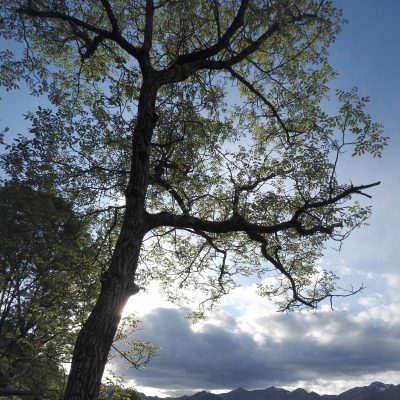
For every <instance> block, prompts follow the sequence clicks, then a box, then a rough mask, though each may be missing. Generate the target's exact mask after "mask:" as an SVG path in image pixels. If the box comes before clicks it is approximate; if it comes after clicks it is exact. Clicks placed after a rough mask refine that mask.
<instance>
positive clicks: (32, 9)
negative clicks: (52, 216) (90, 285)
mask: <svg viewBox="0 0 400 400" xmlns="http://www.w3.org/2000/svg"><path fill="white" fill-rule="evenodd" d="M0 4H2V5H3V11H2V14H1V20H0V21H1V22H0V32H1V34H2V36H3V37H5V38H6V39H9V40H16V41H18V42H20V43H22V44H23V45H24V52H23V54H22V55H21V57H20V59H18V57H17V56H16V55H14V54H12V52H11V51H10V50H6V51H3V52H2V60H3V61H2V65H1V74H0V76H1V78H0V81H1V82H2V84H3V85H5V86H6V87H7V88H8V89H15V88H16V87H17V86H18V84H19V82H20V81H21V80H23V81H24V82H26V83H27V84H28V86H29V88H30V90H31V92H32V94H34V95H41V94H46V95H47V97H48V100H49V101H50V106H49V107H39V108H38V109H37V110H34V111H32V112H31V113H30V114H28V115H27V118H28V119H29V121H30V123H31V125H32V128H31V130H30V133H29V134H28V135H24V136H21V137H19V138H18V139H17V140H16V141H15V142H14V143H11V144H10V145H9V146H8V148H7V153H6V154H4V155H3V156H2V157H1V165H2V167H3V168H4V169H5V171H6V173H7V174H9V175H10V176H12V177H13V178H14V179H16V180H18V181H21V182H29V184H30V185H33V187H36V188H45V187H47V186H48V185H49V184H51V185H52V186H53V187H55V188H56V191H57V192H59V193H62V194H63V196H65V197H66V198H68V199H69V201H71V202H72V203H73V204H74V209H75V210H76V211H77V212H80V213H82V214H86V215H90V216H92V217H93V216H94V217H95V218H93V221H94V222H93V227H92V229H93V230H95V231H96V234H97V235H98V237H99V238H102V240H103V249H104V251H108V252H109V258H108V262H107V263H106V265H105V271H104V273H103V275H102V279H101V283H102V289H101V291H100V295H99V299H98V301H97V303H96V305H95V307H94V309H93V311H92V313H91V316H90V317H89V319H88V320H87V322H86V323H85V325H84V327H83V328H82V330H81V332H80V334H79V337H78V341H77V343H76V346H75V353H74V360H73V364H72V369H71V374H70V379H69V384H68V388H67V392H66V397H65V398H66V399H75V398H76V399H78V398H85V399H92V398H93V399H94V398H95V396H96V393H97V392H98V390H99V382H100V378H101V374H102V372H103V368H104V364H105V362H106V354H107V353H108V351H109V348H110V346H111V343H112V338H113V336H114V334H115V332H116V329H117V326H118V322H119V319H120V314H121V310H122V308H123V306H124V304H125V302H126V301H127V299H128V298H129V297H130V296H131V295H132V294H135V293H136V292H137V291H138V286H143V287H145V286H146V285H147V284H148V283H149V282H150V281H153V280H158V281H160V282H161V285H162V288H163V291H164V293H165V294H166V295H167V296H168V297H169V298H170V299H172V300H175V301H182V300H188V299H189V298H190V297H191V295H193V294H194V295H195V296H196V297H197V298H198V299H199V301H200V302H201V304H202V305H203V306H209V305H213V304H214V303H215V301H217V300H218V299H219V298H220V297H221V296H222V295H223V294H225V293H227V292H229V290H231V289H232V288H234V287H235V286H236V285H237V277H240V276H253V275H255V276H258V277H260V278H262V277H266V276H274V277H275V278H276V279H275V281H274V283H273V284H271V285H260V288H259V292H260V294H262V295H265V296H270V297H271V296H272V297H277V298H278V299H279V300H280V308H281V309H283V310H292V309H295V308H298V307H303V306H306V307H311V308H315V307H317V305H318V303H319V302H321V301H322V300H325V299H332V297H333V296H335V295H348V294H351V293H353V292H354V291H349V292H342V293H340V292H339V293H337V292H336V291H335V283H336V277H335V276H334V275H333V274H332V273H330V272H328V271H321V268H320V266H319V265H318V260H319V258H320V257H321V254H322V253H323V249H324V245H325V243H326V242H327V241H328V240H335V241H338V242H340V243H341V242H342V241H343V240H344V239H345V238H346V237H347V236H348V235H349V233H350V232H351V231H352V230H354V229H355V228H356V227H358V226H360V224H362V223H363V221H364V220H365V218H366V217H367V216H368V215H369V213H370V209H369V208H368V207H364V206H362V205H361V204H360V203H358V202H357V201H356V200H353V198H354V197H355V196H356V195H365V196H369V195H368V194H366V193H365V190H366V189H368V188H370V187H373V186H375V185H377V184H378V182H375V183H365V184H360V185H354V184H353V183H351V181H349V180H348V179H341V178H340V177H338V176H337V168H338V164H339V162H340V159H341V156H342V155H343V153H345V152H346V151H348V152H350V153H352V154H353V155H361V154H364V153H367V154H370V155H372V156H380V154H381V151H382V149H383V147H384V145H385V144H386V138H385V137H384V136H383V134H382V127H381V125H380V124H378V123H375V122H374V121H372V119H371V117H370V116H369V115H368V114H367V113H366V112H365V105H366V103H367V102H368V100H369V99H368V98H367V97H362V96H359V95H358V92H357V90H355V89H352V90H350V91H349V92H345V91H339V92H338V93H337V101H338V103H339V107H338V111H337V113H336V114H333V115H329V114H327V112H326V111H325V110H324V107H323V104H324V102H325V101H326V100H327V99H328V94H329V86H328V84H329V82H330V80H331V79H333V78H334V76H335V72H334V71H333V69H332V68H331V66H330V65H329V62H328V51H327V50H328V47H329V46H330V45H331V44H332V42H333V41H334V39H335V36H336V35H337V34H338V33H339V31H340V26H341V24H342V23H343V20H342V17H341V13H340V10H337V9H335V7H333V5H332V3H331V2H330V1H324V0H322V1H313V0H296V1H293V0H274V1H273V0H262V1H250V0H241V1H239V0H186V1H180V0H159V1H153V0H137V1H123V0H119V1H109V0H100V1H98V2H92V1H82V0H80V1H79V2H78V1H74V0H67V1H65V0H54V1H50V0H49V1H45V0H31V1H27V2H25V1H18V0H14V1H9V0H7V1H4V0H2V1H0ZM188 289H191V290H188ZM95 348H96V349H95ZM100 349H101V350H100ZM89 370H90V371H91V373H92V377H91V378H90V379H89V378H88V371H89ZM99 376H100V378H99ZM83 377H84V378H83ZM84 380H85V381H84ZM82 393H85V394H82ZM79 396H83V397H79Z"/></svg>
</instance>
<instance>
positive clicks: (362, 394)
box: [140, 382, 400, 400]
mask: <svg viewBox="0 0 400 400" xmlns="http://www.w3.org/2000/svg"><path fill="white" fill-rule="evenodd" d="M140 395H141V397H142V399H143V400H162V398H160V397H157V396H146V395H144V394H142V393H140ZM174 400H400V385H397V386H395V385H391V384H389V385H388V384H385V383H382V382H373V383H371V384H370V385H369V386H363V387H355V388H353V389H349V390H347V391H345V392H343V393H341V394H338V395H331V394H324V395H319V394H318V393H315V392H307V391H306V390H304V389H295V390H293V391H289V390H286V389H281V388H276V387H274V386H272V387H270V388H268V389H259V390H246V389H243V388H242V387H239V388H237V389H235V390H232V391H231V392H227V393H221V394H214V393H210V392H206V391H202V392H198V393H195V394H193V395H192V396H181V397H177V398H176V399H174Z"/></svg>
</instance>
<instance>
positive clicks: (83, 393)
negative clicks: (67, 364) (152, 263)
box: [64, 238, 140, 400]
mask: <svg viewBox="0 0 400 400" xmlns="http://www.w3.org/2000/svg"><path fill="white" fill-rule="evenodd" d="M121 239H123V238H121ZM126 239H128V238H126ZM129 247H130V248H128V249H121V250H120V251H118V256H117V257H114V258H115V259H116V262H118V261H119V260H121V262H122V263H123V264H126V265H122V267H123V268H124V269H125V270H126V271H130V270H131V268H132V266H134V268H133V269H136V265H137V259H138V256H139V251H140V242H139V243H138V244H136V246H135V248H132V246H129ZM124 250H128V251H129V254H126V253H125V251H124ZM124 258H125V260H124ZM127 261H130V263H129V265H128V263H127ZM112 267H113V266H112ZM115 269H116V268H110V269H109V270H108V271H112V270H115ZM133 275H134V274H133ZM135 292H137V290H136V286H135V285H134V283H133V277H132V276H125V277H124V276H123V275H119V274H115V273H112V272H108V273H106V274H104V275H103V278H102V286H101V292H100V295H99V298H98V300H97V302H96V305H95V307H94V309H93V311H92V312H91V314H90V316H89V318H88V320H87V321H86V322H85V324H84V326H83V327H82V329H81V331H80V332H79V335H78V339H77V341H76V344H75V348H74V355H73V359H72V365H71V371H70V374H69V378H68V385H67V389H66V392H65V395H64V400H78V399H79V400H97V398H98V393H99V391H100V384H101V378H102V376H103V372H104V367H105V364H106V362H107V357H108V353H109V351H110V348H111V345H112V342H113V339H114V336H115V333H116V331H117V328H118V324H119V322H120V319H121V313H122V310H123V308H124V306H125V304H126V302H127V300H128V299H129V297H130V296H131V295H132V294H135Z"/></svg>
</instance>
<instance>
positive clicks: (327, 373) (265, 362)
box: [0, 0, 400, 395]
mask: <svg viewBox="0 0 400 400" xmlns="http://www.w3.org/2000/svg"><path fill="white" fill-rule="evenodd" d="M334 3H335V4H337V5H338V6H339V7H341V8H343V11H344V16H345V17H346V18H347V19H348V20H349V24H347V25H345V26H344V27H343V32H342V33H341V34H340V36H339V37H338V39H337V41H336V43H335V45H334V46H333V47H332V49H331V52H330V54H331V57H330V59H331V62H332V65H333V66H334V68H335V69H336V70H337V71H338V72H339V77H338V78H337V80H336V81H335V82H333V83H332V88H333V89H335V88H340V89H350V88H352V87H353V86H357V87H358V88H359V90H360V93H361V94H363V95H368V96H370V97H371V103H370V105H369V108H368V111H369V112H370V113H371V114H372V115H373V117H374V119H376V120H378V121H380V122H382V123H383V124H384V126H385V133H386V135H387V136H389V137H390V142H389V146H388V147H387V149H386V150H385V153H384V156H383V158H382V159H374V160H371V159H367V158H366V159H363V158H359V159H352V160H350V159H348V160H346V163H345V164H344V165H343V167H342V171H341V175H342V177H343V178H347V179H351V180H352V181H353V182H354V183H369V182H374V181H376V180H381V181H382V184H381V185H380V186H379V187H377V188H374V189H373V190H371V191H370V193H371V194H372V195H373V198H372V200H371V201H370V203H371V204H372V205H373V207H374V212H373V216H372V217H371V218H370V220H369V224H370V225H369V226H367V227H364V228H363V229H361V230H358V231H356V232H354V233H353V235H352V236H351V237H350V238H349V239H348V240H347V241H346V243H345V245H344V247H343V249H342V251H341V252H340V253H337V252H335V251H331V250H328V251H327V253H326V257H325V258H324V259H323V260H321V263H322V265H324V266H325V267H327V268H329V269H333V270H334V271H336V272H337V273H338V274H339V275H341V276H342V282H343V285H344V286H345V285H349V284H354V285H355V286H358V285H360V284H364V285H365V286H366V289H365V290H364V292H363V293H362V294H361V295H357V296H354V297H352V298H347V299H346V300H345V301H342V302H340V301H337V302H336V304H335V311H333V312H332V311H330V310H329V307H326V308H322V309H321V310H320V311H319V312H318V313H317V314H314V313H294V314H281V313H277V312H276V307H275V306H274V305H273V304H272V303H269V302H267V301H266V300H265V299H261V298H259V297H257V296H256V294H255V288H254V285H252V284H249V285H245V286H243V287H242V288H239V289H237V290H235V291H234V292H233V293H231V294H230V295H229V296H227V297H226V298H225V299H224V300H223V301H222V303H221V306H220V307H219V308H218V309H217V310H216V311H215V312H214V313H210V315H209V316H208V319H207V320H206V321H204V322H202V323H199V324H196V325H191V324H190V323H189V322H188V321H187V320H186V319H185V318H184V315H185V312H186V311H187V310H186V309H179V308H177V307H174V306H172V305H170V304H168V303H166V302H165V301H164V300H163V299H161V298H160V297H159V296H158V294H157V288H156V287H154V288H152V289H151V290H149V293H147V294H145V293H142V294H139V295H137V296H135V297H134V298H133V299H132V301H131V302H130V303H129V305H128V307H127V311H126V312H132V311H133V312H135V313H136V314H137V316H138V317H139V318H141V319H142V320H143V325H142V329H141V331H140V334H139V336H140V337H141V338H143V339H146V340H151V341H153V342H154V343H155V344H156V345H158V346H160V357H159V358H158V359H155V360H153V362H152V363H151V364H150V366H148V367H147V368H146V369H143V370H140V371H135V370H128V369H126V368H125V367H124V365H123V364H124V363H123V361H116V360H115V361H114V364H113V365H112V366H111V368H113V369H114V370H116V371H117V372H119V373H121V374H124V375H125V376H126V378H127V379H128V381H129V382H130V383H131V384H132V385H135V386H136V387H138V388H139V389H141V390H143V391H145V392H146V393H147V394H152V393H157V394H171V395H174V394H183V393H190V392H193V391H197V390H202V389H207V390H216V391H223V390H231V389H234V388H236V387H238V386H243V387H245V388H247V389H255V388H264V387H268V386H271V385H275V386H284V387H289V388H294V387H298V386H301V387H304V388H305V389H308V390H315V391H317V392H319V393H321V394H322V393H338V392H340V391H343V390H346V389H348V388H350V387H352V386H356V385H365V384H369V383H370V382H372V381H374V380H381V381H384V382H386V383H395V384H399V383H400V273H399V266H400V265H399V264H400V256H399V252H398V247H399V239H398V238H399V235H398V230H399V228H400V207H399V205H398V203H399V202H398V198H399V196H400V185H399V176H400V157H399V152H400V138H399V126H400V74H399V67H398V66H399V64H400V47H399V43H400V31H399V29H398V16H399V15H400V1H397V0H382V1H376V0H336V1H335V2H334ZM3 45H5V43H4V42H0V46H3ZM0 95H1V97H2V101H0V130H1V128H2V127H4V126H9V127H10V129H11V130H10V135H14V134H15V133H17V132H20V131H21V132H22V131H23V129H24V128H25V127H26V124H25V122H24V121H23V118H22V117H21V114H22V113H24V112H26V111H28V110H30V109H32V108H34V107H35V106H36V105H38V104H39V103H40V101H41V100H40V99H36V98H30V97H29V96H28V95H27V94H26V93H24V91H20V92H14V93H3V92H1V91H0Z"/></svg>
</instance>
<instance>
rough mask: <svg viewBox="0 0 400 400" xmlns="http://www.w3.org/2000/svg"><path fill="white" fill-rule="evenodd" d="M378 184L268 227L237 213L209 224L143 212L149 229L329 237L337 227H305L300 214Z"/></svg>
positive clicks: (307, 207)
mask: <svg viewBox="0 0 400 400" xmlns="http://www.w3.org/2000/svg"><path fill="white" fill-rule="evenodd" d="M379 184H380V182H375V183H371V184H369V185H361V186H351V187H349V188H348V189H346V190H343V192H342V193H340V194H338V195H337V196H334V197H330V198H328V199H326V200H322V201H318V202H314V203H306V204H304V205H303V206H301V207H299V208H298V209H297V211H296V212H295V213H294V214H293V216H292V218H291V219H290V220H287V221H284V222H280V223H277V224H274V225H269V226H265V225H261V224H256V223H251V222H248V221H246V220H245V219H244V218H243V217H242V216H240V215H237V214H235V215H233V216H232V217H231V218H229V219H226V220H223V221H209V220H204V219H200V218H197V217H193V216H190V215H174V214H171V213H169V212H160V213H158V214H150V213H146V217H145V218H146V224H147V229H148V230H151V229H154V228H157V227H160V226H170V227H175V228H189V229H194V230H201V231H205V232H209V233H230V232H245V233H247V234H254V233H258V234H273V233H277V232H282V231H286V230H289V229H295V230H296V231H297V233H299V234H300V235H302V236H311V235H314V234H316V233H324V234H328V235H331V234H332V233H333V230H334V229H335V228H337V227H338V226H339V225H338V224H333V225H322V224H317V225H314V226H312V227H310V228H305V227H304V226H303V225H302V223H301V222H300V221H299V218H300V217H301V215H302V214H303V213H305V212H306V211H308V210H310V209H316V208H322V207H325V206H328V205H332V204H335V203H337V202H338V201H340V200H342V199H344V198H346V197H349V196H351V195H352V194H359V193H360V192H361V191H362V190H364V189H367V188H371V187H373V186H377V185H379Z"/></svg>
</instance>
